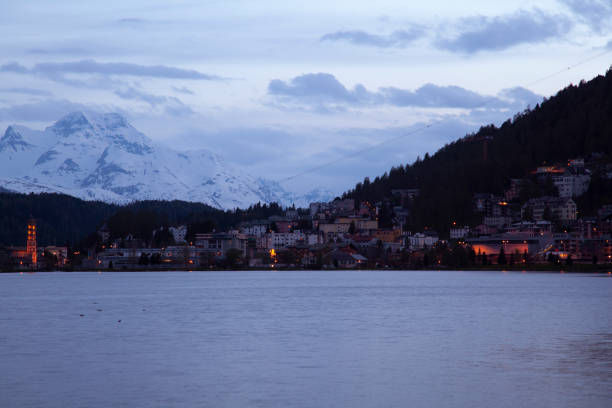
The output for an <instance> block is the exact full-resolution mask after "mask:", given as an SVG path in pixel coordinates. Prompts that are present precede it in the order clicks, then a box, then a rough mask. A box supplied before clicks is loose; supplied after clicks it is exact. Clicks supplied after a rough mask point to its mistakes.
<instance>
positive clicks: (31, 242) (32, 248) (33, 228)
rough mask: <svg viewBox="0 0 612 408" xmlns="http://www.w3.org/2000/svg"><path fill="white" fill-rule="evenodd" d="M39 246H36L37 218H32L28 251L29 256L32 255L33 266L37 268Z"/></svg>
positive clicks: (29, 223)
mask: <svg viewBox="0 0 612 408" xmlns="http://www.w3.org/2000/svg"><path fill="white" fill-rule="evenodd" d="M36 251H37V248H36V220H35V219H34V218H30V219H29V220H28V241H27V247H26V252H27V254H28V256H31V257H32V266H33V267H34V268H36V263H37V261H38V257H37V252H36Z"/></svg>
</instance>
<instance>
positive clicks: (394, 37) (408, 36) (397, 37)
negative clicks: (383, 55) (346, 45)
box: [320, 27, 424, 48]
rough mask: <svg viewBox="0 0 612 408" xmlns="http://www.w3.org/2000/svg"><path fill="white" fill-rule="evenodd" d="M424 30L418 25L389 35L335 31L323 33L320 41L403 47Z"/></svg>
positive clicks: (418, 36) (380, 46) (356, 31)
mask: <svg viewBox="0 0 612 408" xmlns="http://www.w3.org/2000/svg"><path fill="white" fill-rule="evenodd" d="M423 33H424V31H423V29H422V28H420V27H411V28H410V29H409V30H397V31H394V32H392V33H391V34H389V35H377V34H370V33H367V32H365V31H361V30H350V31H336V32H335V33H329V34H325V35H324V36H323V37H321V39H320V41H347V42H350V43H352V44H355V45H366V46H371V47H379V48H389V47H398V48H403V47H406V46H407V45H409V44H410V43H412V42H413V41H415V40H416V39H418V38H420V37H421V36H422V35H423Z"/></svg>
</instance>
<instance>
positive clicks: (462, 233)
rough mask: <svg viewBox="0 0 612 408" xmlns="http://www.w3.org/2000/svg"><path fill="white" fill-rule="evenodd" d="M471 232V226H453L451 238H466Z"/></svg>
mask: <svg viewBox="0 0 612 408" xmlns="http://www.w3.org/2000/svg"><path fill="white" fill-rule="evenodd" d="M469 233H470V227H468V226H467V225H466V226H463V227H452V228H451V229H450V239H459V238H465V237H467V236H468V234H469Z"/></svg>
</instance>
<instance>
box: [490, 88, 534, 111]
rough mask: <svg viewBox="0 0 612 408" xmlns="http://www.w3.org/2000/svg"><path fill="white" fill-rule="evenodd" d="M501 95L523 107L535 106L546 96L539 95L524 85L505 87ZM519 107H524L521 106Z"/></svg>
mask: <svg viewBox="0 0 612 408" xmlns="http://www.w3.org/2000/svg"><path fill="white" fill-rule="evenodd" d="M499 96H500V97H502V98H505V99H507V100H509V101H512V102H513V103H515V104H518V105H521V106H523V107H525V106H527V105H530V106H531V107H533V106H535V105H536V104H538V103H541V102H542V99H543V98H544V97H543V96H542V95H538V94H536V93H535V92H532V91H530V90H529V89H526V88H523V87H522V86H517V87H514V88H507V89H503V90H502V91H501V92H500V93H499ZM518 108H519V109H522V108H521V107H520V106H519V107H518Z"/></svg>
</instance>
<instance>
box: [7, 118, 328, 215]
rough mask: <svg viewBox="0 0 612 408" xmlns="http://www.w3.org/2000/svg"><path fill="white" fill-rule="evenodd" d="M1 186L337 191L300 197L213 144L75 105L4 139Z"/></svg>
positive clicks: (230, 201)
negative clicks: (189, 147) (179, 144)
mask: <svg viewBox="0 0 612 408" xmlns="http://www.w3.org/2000/svg"><path fill="white" fill-rule="evenodd" d="M0 188H4V189H7V190H10V191H16V192H23V193H29V192H34V193H39V192H59V193H64V194H69V195H72V196H75V197H79V198H82V199H86V200H101V201H106V202H114V203H128V202H130V201H134V200H175V199H176V200H185V201H196V202H202V203H206V204H209V205H211V206H214V207H217V208H223V209H228V208H236V207H240V208H243V207H247V206H249V205H250V204H254V203H257V202H262V203H264V202H265V203H270V202H279V203H281V204H283V205H290V204H292V203H295V204H296V205H297V206H307V205H308V202H306V200H311V199H312V198H316V199H317V200H320V201H327V200H329V199H330V198H332V195H331V193H327V192H325V191H317V192H313V193H309V194H306V195H304V196H300V197H298V196H295V195H293V194H291V193H289V192H287V191H286V190H284V189H283V188H282V187H281V186H280V185H279V184H278V183H276V182H273V181H269V180H265V179H261V178H256V177H253V176H251V175H250V174H248V173H247V172H246V171H244V170H242V169H240V168H237V167H235V166H231V165H230V164H228V163H227V162H225V161H224V159H223V158H222V157H221V156H219V155H217V154H215V153H212V152H210V151H207V150H194V151H187V152H179V151H175V150H172V149H170V148H168V147H166V146H163V145H161V144H158V143H155V142H153V141H152V140H151V139H149V138H148V137H147V136H145V135H144V134H142V133H141V132H139V131H138V130H136V129H135V128H134V127H132V125H130V124H129V123H128V122H127V120H125V118H123V117H122V116H121V115H118V114H116V113H108V114H90V113H87V114H84V113H82V112H74V113H71V114H68V115H66V116H64V117H63V118H61V119H60V120H58V121H57V122H56V123H55V124H54V125H52V126H50V127H48V128H46V129H45V130H44V131H36V130H31V129H28V128H26V127H23V126H9V127H8V128H7V129H6V132H5V133H4V136H3V137H2V138H1V139H0Z"/></svg>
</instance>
